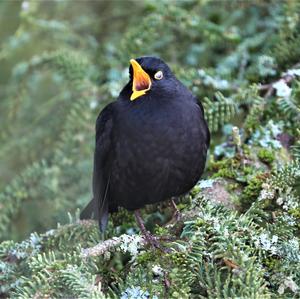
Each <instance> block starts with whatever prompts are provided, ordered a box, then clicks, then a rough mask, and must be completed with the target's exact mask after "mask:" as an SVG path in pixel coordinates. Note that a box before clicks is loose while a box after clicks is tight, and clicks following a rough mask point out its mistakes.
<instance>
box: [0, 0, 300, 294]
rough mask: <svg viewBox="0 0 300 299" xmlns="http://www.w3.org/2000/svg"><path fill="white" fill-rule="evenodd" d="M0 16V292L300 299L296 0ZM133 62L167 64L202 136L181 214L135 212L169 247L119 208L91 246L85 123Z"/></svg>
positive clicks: (76, 4)
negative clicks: (156, 245) (201, 123)
mask: <svg viewBox="0 0 300 299" xmlns="http://www.w3.org/2000/svg"><path fill="white" fill-rule="evenodd" d="M0 15H1V18H0V28H1V29H0V45H1V47H0V61H1V71H0V125H1V131H0V144H1V146H0V165H1V167H0V178H1V180H0V240H1V241H2V242H1V243H0V297H3V298H6V297H9V298H101V299H102V298H122V299H125V298H300V271H299V269H300V243H299V242H300V224H299V223H300V129H299V123H300V64H299V63H300V60H299V59H300V58H299V57H300V52H299V51H300V50H299V49H300V39H299V35H300V5H299V3H298V1H286V2H279V1H274V2H272V1H271V2H270V1H242V2H241V1H233V2H229V1H198V0H186V1H172V2H170V1H167V0H160V1H152V0H146V1H141V2H136V1H129V0H126V1H88V2H84V1H72V2H71V1H35V0H26V1H3V2H1V3H0ZM8 16H9V17H8ZM3 28H5V29H3ZM142 55H158V56H160V57H162V58H163V59H164V60H165V61H166V62H167V63H169V64H170V66H171V67H172V69H173V70H174V72H175V73H176V75H177V77H178V78H180V79H181V80H182V81H183V82H184V83H185V84H186V85H187V86H188V87H189V88H190V89H191V90H192V91H193V92H194V94H195V95H197V97H198V99H199V101H201V102H202V103H203V106H204V109H205V114H206V117H207V120H208V123H209V127H210V129H211V132H212V133H213V134H212V145H211V149H210V153H209V161H208V165H207V172H206V173H205V176H204V178H203V179H202V180H201V181H200V182H199V183H198V184H197V185H196V186H195V187H194V188H193V189H192V190H191V192H190V193H189V194H187V195H185V196H183V197H182V198H181V199H180V200H179V201H178V206H179V208H180V210H181V213H182V218H181V219H180V220H179V221H174V219H172V216H171V211H170V208H169V207H168V204H167V203H163V204H161V205H160V206H159V207H152V206H149V207H146V209H145V210H144V218H145V219H146V225H147V227H148V228H149V229H150V230H151V231H152V232H154V233H155V234H156V235H157V236H158V237H159V238H160V242H161V244H162V245H163V246H164V247H165V248H167V249H168V252H167V253H163V252H161V251H160V250H154V249H152V248H149V247H148V246H147V245H146V244H145V242H144V240H143V238H142V237H141V236H140V235H139V232H138V230H137V227H136V224H135V222H134V219H133V215H132V214H131V213H129V212H127V211H124V210H120V211H119V212H118V213H116V214H115V215H113V216H112V217H111V218H112V219H111V220H110V222H109V225H108V231H107V233H106V234H105V236H100V234H99V232H98V228H97V225H96V224H95V223H94V222H93V221H79V220H78V209H81V208H82V207H83V206H84V205H85V204H86V203H87V202H88V201H89V200H90V196H91V190H90V184H91V173H92V157H93V146H94V122H95V119H96V117H97V114H98V113H99V111H100V110H101V109H102V108H103V107H104V106H105V105H106V104H107V103H109V102H110V101H112V100H114V99H115V98H116V97H117V95H118V92H119V91H120V89H121V87H122V86H123V85H124V83H125V82H126V80H127V76H128V75H127V67H128V61H129V59H130V58H132V57H138V56H142ZM68 212H70V214H69V213H68ZM71 215H74V216H71ZM56 223H61V224H58V225H57V224H56ZM55 226H56V228H55V229H53V227H55ZM104 240H106V241H104Z"/></svg>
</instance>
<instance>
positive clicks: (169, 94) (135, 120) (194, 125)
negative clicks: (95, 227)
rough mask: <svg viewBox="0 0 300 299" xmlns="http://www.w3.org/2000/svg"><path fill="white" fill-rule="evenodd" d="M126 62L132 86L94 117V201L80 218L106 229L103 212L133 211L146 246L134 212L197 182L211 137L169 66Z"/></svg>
mask: <svg viewBox="0 0 300 299" xmlns="http://www.w3.org/2000/svg"><path fill="white" fill-rule="evenodd" d="M130 63H131V65H130V67H129V74H130V80H129V82H128V83H127V84H126V86H125V87H124V88H123V90H122V91H121V93H120V95H119V97H118V99H117V101H115V102H113V103H110V104H108V105H107V106H106V107H105V108H104V109H103V110H102V112H101V113H100V114H99V116H98V118H97V122H96V148H95V154H94V174H93V199H92V201H91V202H90V203H89V204H88V206H87V207H86V208H85V209H84V210H83V212H82V213H81V219H88V218H91V217H94V218H95V219H98V220H99V226H100V231H102V232H103V231H104V230H105V228H106V226H107V222H108V214H109V213H110V212H114V211H116V210H117V209H118V207H124V208H126V209H127V210H130V211H135V216H136V219H137V222H138V225H139V227H140V229H141V231H142V233H143V234H145V235H146V238H147V239H148V240H150V242H151V235H150V233H149V232H147V230H146V229H145V227H144V224H143V221H142V219H141V217H140V213H139V209H140V208H142V207H143V206H145V205H146V204H153V203H157V202H161V201H164V200H167V199H171V198H172V197H176V196H179V195H182V194H184V193H186V192H188V191H189V190H190V189H191V188H192V187H193V186H194V185H195V184H196V182H197V181H198V180H199V179H200V177H201V175H202V173H203V170H204V166H205V161H206V155H207V150H208V147H209V143H210V133H209V130H208V127H207V123H206V121H205V119H204V111H203V107H202V105H201V103H200V102H199V101H198V100H197V98H196V97H195V96H194V95H193V94H192V93H191V92H190V91H189V90H188V89H187V88H186V87H185V86H184V85H183V84H182V83H181V82H180V81H179V80H178V79H177V78H176V77H175V76H174V74H173V73H172V72H171V70H170V68H169V67H168V66H167V64H166V63H164V62H163V61H162V60H161V59H159V58H156V57H141V58H137V59H136V60H135V59H131V60H130ZM152 240H153V238H152ZM152 243H153V242H152Z"/></svg>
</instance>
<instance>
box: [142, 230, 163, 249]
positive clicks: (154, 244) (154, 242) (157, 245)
mask: <svg viewBox="0 0 300 299" xmlns="http://www.w3.org/2000/svg"><path fill="white" fill-rule="evenodd" d="M143 235H144V237H145V239H146V241H147V243H148V244H149V245H150V246H152V247H153V248H157V249H162V246H161V245H160V243H159V241H158V239H157V237H155V236H153V235H152V234H150V233H149V232H148V231H146V232H143Z"/></svg>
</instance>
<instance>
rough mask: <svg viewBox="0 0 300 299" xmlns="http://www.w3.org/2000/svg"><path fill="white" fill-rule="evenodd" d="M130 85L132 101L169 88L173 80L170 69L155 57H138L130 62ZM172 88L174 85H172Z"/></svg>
mask: <svg viewBox="0 0 300 299" xmlns="http://www.w3.org/2000/svg"><path fill="white" fill-rule="evenodd" d="M129 73H130V83H131V86H132V94H131V96H130V100H131V101H134V100H136V99H138V98H140V97H141V96H143V95H145V94H147V93H150V92H162V91H166V90H168V89H170V88H171V86H172V84H170V83H171V82H170V81H171V80H172V79H173V78H174V76H173V74H172V72H171V70H170V68H169V67H168V66H167V64H166V63H164V62H163V61H162V60H161V59H159V58H156V57H150V56H149V57H146V56H145V57H140V58H137V59H131V60H130V67H129ZM173 86H174V85H173Z"/></svg>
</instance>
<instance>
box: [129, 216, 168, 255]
mask: <svg viewBox="0 0 300 299" xmlns="http://www.w3.org/2000/svg"><path fill="white" fill-rule="evenodd" d="M134 213H135V217H136V220H137V223H138V225H139V227H140V230H141V233H142V235H143V236H144V238H145V240H146V242H147V243H148V244H149V245H150V246H152V247H153V248H155V249H160V250H161V251H162V252H165V253H167V252H168V249H167V248H164V247H163V246H161V244H160V242H159V239H158V238H157V237H155V236H153V235H152V234H151V233H150V232H149V231H148V230H147V229H146V227H145V225H144V222H143V220H142V218H141V215H140V212H139V210H136V211H135V212H134Z"/></svg>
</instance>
